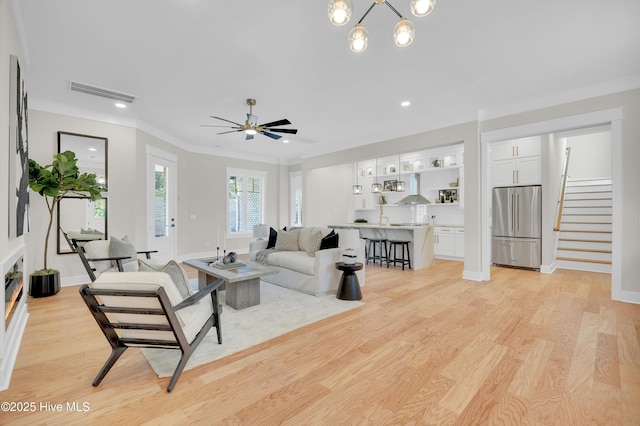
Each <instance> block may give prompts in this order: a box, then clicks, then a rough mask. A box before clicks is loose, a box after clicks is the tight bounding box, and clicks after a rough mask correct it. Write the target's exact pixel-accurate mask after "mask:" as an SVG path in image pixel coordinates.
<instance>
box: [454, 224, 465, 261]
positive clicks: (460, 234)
mask: <svg viewBox="0 0 640 426" xmlns="http://www.w3.org/2000/svg"><path fill="white" fill-rule="evenodd" d="M454 243H455V244H454V248H453V255H454V256H455V257H464V228H455V232H454Z"/></svg>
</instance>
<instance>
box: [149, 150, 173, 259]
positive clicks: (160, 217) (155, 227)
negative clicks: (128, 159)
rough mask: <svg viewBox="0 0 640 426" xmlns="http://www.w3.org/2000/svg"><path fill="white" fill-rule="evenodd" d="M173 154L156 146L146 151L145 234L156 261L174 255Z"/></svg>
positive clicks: (171, 257)
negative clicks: (156, 251)
mask: <svg viewBox="0 0 640 426" xmlns="http://www.w3.org/2000/svg"><path fill="white" fill-rule="evenodd" d="M176 177H177V173H176V158H175V156H173V155H172V154H169V153H164V152H162V151H159V150H157V149H154V150H153V152H147V235H148V246H149V250H158V253H155V254H154V255H152V258H153V259H154V261H155V262H156V263H158V264H164V263H166V262H168V261H169V260H172V259H175V257H176V225H177V224H176V204H177V198H178V197H177V187H178V186H177V182H176Z"/></svg>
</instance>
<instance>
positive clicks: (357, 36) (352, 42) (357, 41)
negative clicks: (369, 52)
mask: <svg viewBox="0 0 640 426" xmlns="http://www.w3.org/2000/svg"><path fill="white" fill-rule="evenodd" d="M368 44H369V33H368V32H367V30H365V29H364V27H363V26H362V25H360V24H356V25H355V26H354V27H353V29H351V31H350V32H349V48H350V49H351V50H352V51H354V52H356V53H359V52H363V51H364V50H365V49H366V48H367V45H368Z"/></svg>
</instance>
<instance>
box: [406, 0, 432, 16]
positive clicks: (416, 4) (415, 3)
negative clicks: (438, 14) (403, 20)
mask: <svg viewBox="0 0 640 426" xmlns="http://www.w3.org/2000/svg"><path fill="white" fill-rule="evenodd" d="M437 1H438V0H411V13H413V15H414V16H418V17H422V16H427V15H429V14H431V12H433V9H435V7H436V3H437Z"/></svg>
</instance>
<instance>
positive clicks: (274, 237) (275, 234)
mask: <svg viewBox="0 0 640 426" xmlns="http://www.w3.org/2000/svg"><path fill="white" fill-rule="evenodd" d="M277 239H278V231H276V230H275V229H273V228H269V242H268V243H267V248H268V249H270V248H274V247H275V246H276V240H277Z"/></svg>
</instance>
